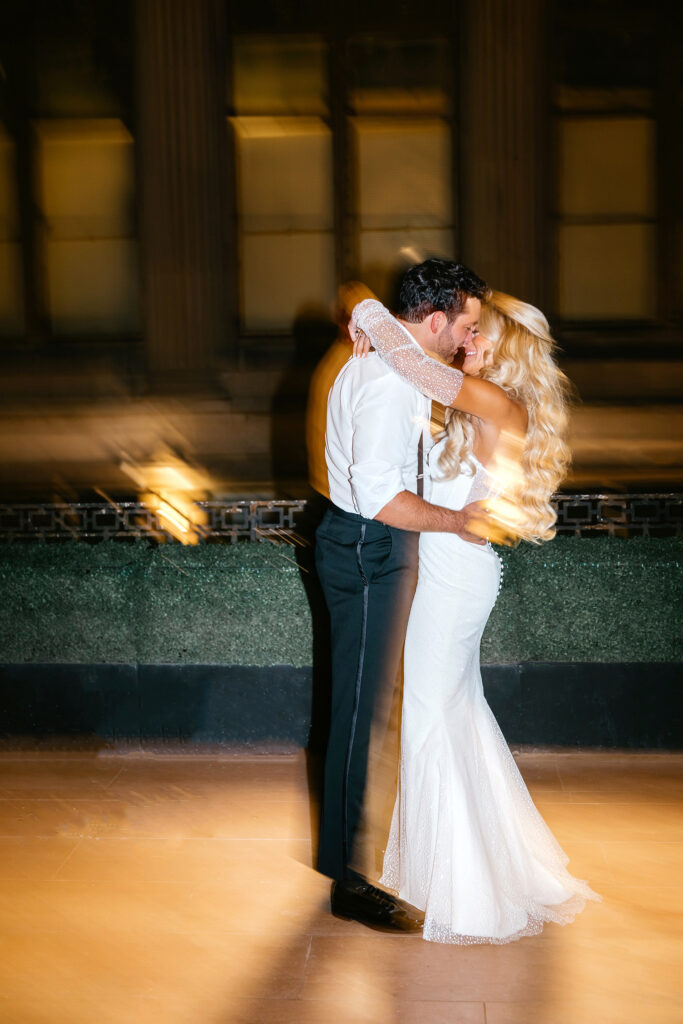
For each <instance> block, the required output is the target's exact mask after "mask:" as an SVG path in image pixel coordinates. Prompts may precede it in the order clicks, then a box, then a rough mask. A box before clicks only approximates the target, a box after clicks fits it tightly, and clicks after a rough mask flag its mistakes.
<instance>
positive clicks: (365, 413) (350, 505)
mask: <svg viewBox="0 0 683 1024" xmlns="http://www.w3.org/2000/svg"><path fill="white" fill-rule="evenodd" d="M430 415H431V402H430V400H429V399H428V398H425V397H424V395H421V394H420V393H419V392H418V391H416V390H415V388H413V387H412V386H411V385H410V384H408V383H407V382H406V381H404V380H403V379H402V378H401V377H399V376H398V375H397V374H395V373H393V372H392V371H391V370H390V369H388V368H387V367H386V366H385V365H384V363H383V362H382V361H381V359H380V358H379V356H378V355H377V354H376V353H375V352H371V353H370V354H369V355H368V356H367V357H366V358H365V359H353V358H351V359H349V361H348V362H347V363H346V364H345V365H344V366H343V367H342V369H341V371H340V372H339V375H338V376H337V379H336V380H335V382H334V384H333V385H332V388H331V390H330V394H329V398H328V402H327V431H326V434H325V459H326V461H327V473H328V478H329V484H330V500H331V501H332V502H333V504H335V505H336V506H337V507H338V508H341V509H344V511H345V512H357V513H360V515H362V516H365V518H366V519H374V518H375V516H376V515H377V513H378V512H379V511H380V509H382V508H384V506H385V505H386V504H388V502H390V501H391V499H392V498H394V497H395V496H396V495H397V494H398V493H399V492H400V491H412V492H413V494H415V493H416V489H417V486H416V485H417V472H418V466H417V462H418V444H419V440H420V434H422V435H423V445H424V456H425V458H424V464H425V465H426V456H427V452H428V451H429V449H430V448H431V446H432V437H431V434H430V431H429V419H430ZM423 496H424V497H425V498H426V499H427V500H429V477H428V476H427V475H426V474H425V477H424V491H423Z"/></svg>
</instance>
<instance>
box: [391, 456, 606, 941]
mask: <svg viewBox="0 0 683 1024" xmlns="http://www.w3.org/2000/svg"><path fill="white" fill-rule="evenodd" d="M443 444H444V442H443V441H442V442H440V443H438V444H437V445H435V447H434V448H433V449H432V451H431V453H430V456H429V468H430V472H431V476H432V481H433V483H432V487H433V490H432V495H431V501H432V502H434V503H435V504H437V505H444V506H446V507H448V508H453V509H460V508H462V507H463V506H464V505H465V504H467V502H468V501H471V500H474V497H475V496H476V497H477V498H485V497H486V496H487V494H488V493H490V492H491V491H492V490H493V483H492V481H490V480H489V478H488V474H487V473H486V470H485V469H484V467H483V466H481V465H480V464H479V463H476V465H475V470H474V471H472V470H467V469H465V470H464V471H463V472H461V474H460V475H459V476H458V477H456V479H454V480H445V479H443V478H442V477H440V476H439V473H438V459H439V456H440V455H441V452H442V450H443ZM500 583H501V562H500V559H499V557H498V555H497V554H496V552H495V551H494V549H493V548H492V547H491V546H490V545H489V544H486V545H482V546H479V545H476V544H468V543H467V542H466V541H463V540H461V539H460V538H459V537H457V536H455V535H454V534H442V533H423V534H422V535H421V537H420V560H419V576H418V585H417V590H416V593H415V599H414V601H413V606H412V610H411V613H410V620H409V624H408V631H407V635H406V644H405V658H404V691H403V716H402V732H401V764H400V772H399V791H398V796H397V800H396V805H395V808H394V815H393V820H392V825H391V831H390V836H389V840H388V844H387V849H386V853H385V857H384V870H383V875H382V878H381V880H380V881H381V883H382V884H384V885H385V886H387V887H388V888H390V889H393V890H394V891H395V892H397V893H398V894H399V895H400V896H401V898H402V899H405V900H407V901H408V902H409V903H411V904H412V905H413V906H415V907H418V908H419V909H420V910H423V911H424V913H425V922H424V930H423V937H424V938H425V939H427V940H429V941H432V942H450V943H458V944H462V945H465V944H472V943H496V944H497V943H505V942H511V941H513V940H515V939H519V938H521V937H522V936H525V935H534V934H536V933H537V932H539V931H541V929H542V928H543V925H544V924H545V922H546V921H555V922H558V923H559V924H566V923H568V922H569V921H571V920H572V919H573V917H574V916H575V914H576V913H577V912H578V911H579V910H581V909H583V906H584V904H585V901H586V900H588V899H599V897H598V896H596V894H595V893H593V892H592V890H591V889H590V888H589V887H588V885H587V884H586V883H585V882H582V881H579V880H577V879H575V878H573V877H572V876H571V875H570V874H569V872H568V871H567V868H566V865H567V862H568V858H567V857H566V855H565V854H564V853H563V851H562V849H561V848H560V846H559V845H558V843H557V841H556V840H555V838H554V836H553V835H552V833H551V832H550V830H549V828H548V827H547V825H546V824H545V822H544V821H543V819H542V818H541V816H540V814H539V813H538V811H537V810H536V807H535V806H534V804H533V802H532V800H531V797H530V795H529V792H528V790H527V788H526V786H525V784H524V780H523V779H522V777H521V775H520V773H519V770H518V769H517V765H516V764H515V761H514V758H513V757H512V755H511V753H510V750H509V748H508V746H507V743H506V742H505V739H504V737H503V735H502V733H501V731H500V729H499V727H498V724H497V722H496V720H495V718H494V717H493V714H492V712H491V710H490V708H489V706H488V704H487V702H486V699H485V697H484V691H483V686H482V679H481V671H480V667H479V648H480V642H481V637H482V633H483V631H484V627H485V625H486V621H487V619H488V617H489V614H490V612H491V609H492V608H493V606H494V604H495V601H496V598H497V595H498V591H499V588H500Z"/></svg>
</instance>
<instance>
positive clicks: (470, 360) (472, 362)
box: [461, 334, 493, 375]
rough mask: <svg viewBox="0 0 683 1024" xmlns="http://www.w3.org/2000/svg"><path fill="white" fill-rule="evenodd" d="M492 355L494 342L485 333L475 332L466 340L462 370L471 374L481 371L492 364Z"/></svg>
mask: <svg viewBox="0 0 683 1024" xmlns="http://www.w3.org/2000/svg"><path fill="white" fill-rule="evenodd" d="M492 355H493V342H492V341H490V340H489V339H488V338H486V337H485V336H484V335H483V334H475V335H474V337H472V338H469V339H468V340H467V341H466V342H465V345H464V358H463V361H462V365H461V369H462V372H463V373H467V374H470V375H474V374H477V373H479V371H480V370H482V369H483V368H484V366H490V365H491V357H492Z"/></svg>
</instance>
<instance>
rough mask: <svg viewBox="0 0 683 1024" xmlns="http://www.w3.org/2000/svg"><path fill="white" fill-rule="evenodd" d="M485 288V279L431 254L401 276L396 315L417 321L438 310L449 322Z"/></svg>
mask: <svg viewBox="0 0 683 1024" xmlns="http://www.w3.org/2000/svg"><path fill="white" fill-rule="evenodd" d="M489 291H490V289H489V287H488V285H487V284H486V282H485V281H482V279H481V278H480V277H477V275H476V274H475V273H474V271H472V270H470V269H469V267H466V266H465V265H464V264H463V263H454V262H453V260H444V259H439V258H438V257H432V258H431V259H428V260H425V261H424V263H417V264H416V265H415V266H414V267H411V268H410V269H409V270H407V271H406V273H405V274H404V275H403V280H402V281H401V288H400V291H399V295H398V309H397V310H396V315H397V316H399V317H400V318H401V320H406V321H407V322H408V323H411V324H418V323H421V322H422V321H423V320H424V319H425V317H428V316H431V314H432V313H436V312H438V311H441V312H442V313H445V314H446V316H447V317H448V320H449V321H453V320H455V318H456V316H458V314H459V313H462V311H463V310H464V308H465V303H466V302H467V300H468V299H469V298H473V299H480V300H484V299H486V297H487V296H488V294H489Z"/></svg>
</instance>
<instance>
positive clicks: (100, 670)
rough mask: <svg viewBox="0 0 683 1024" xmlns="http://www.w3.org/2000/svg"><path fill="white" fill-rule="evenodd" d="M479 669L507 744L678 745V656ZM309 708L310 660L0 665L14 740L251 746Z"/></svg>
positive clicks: (294, 728) (295, 733)
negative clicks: (302, 664) (673, 659)
mask: <svg viewBox="0 0 683 1024" xmlns="http://www.w3.org/2000/svg"><path fill="white" fill-rule="evenodd" d="M482 675H483V678H484V686H485V690H486V696H487V699H488V701H489V704H490V705H491V708H492V710H493V712H494V714H495V716H496V718H497V719H498V722H499V724H500V727H501V729H502V731H503V733H504V735H505V737H506V739H507V740H508V742H509V743H511V744H513V745H518V744H522V745H535V746H557V747H602V748H612V749H615V748H625V749H661V750H678V749H681V748H683V725H682V723H681V715H680V709H681V698H680V694H681V682H682V681H683V667H682V666H681V665H680V664H678V663H668V662H654V663H644V662H631V663H613V662H605V663H573V662H548V663H539V662H527V663H523V664H520V665H484V666H483V667H482ZM318 703H319V704H320V703H321V702H318ZM322 703H323V704H324V701H323V702H322ZM313 709H314V699H313V686H312V670H311V669H310V668H307V667H306V668H294V667H292V666H290V665H272V666H268V667H251V666H241V665H178V664H176V665H134V664H131V665H122V664H117V665H107V664H91V665H68V664H59V665H52V664H2V665H0V723H1V724H0V742H2V743H3V744H5V745H6V744H10V745H11V743H12V740H13V738H15V737H22V738H32V737H35V738H36V739H42V738H45V737H61V738H64V739H65V740H66V739H76V738H79V737H80V738H83V739H87V738H90V739H99V740H101V741H103V742H105V743H130V742H133V743H141V744H143V745H144V744H146V743H152V744H158V743H162V744H174V745H177V744H179V743H181V744H183V745H188V744H189V745H195V744H196V745H198V746H200V745H205V744H214V745H219V746H220V745H225V746H236V745H237V746H242V747H246V748H252V749H255V750H256V749H262V748H268V747H270V748H272V745H273V744H275V745H277V744H284V745H285V746H286V745H293V746H306V745H307V743H308V741H309V738H310V734H311V718H312V713H313Z"/></svg>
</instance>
